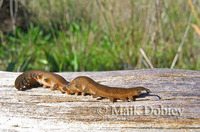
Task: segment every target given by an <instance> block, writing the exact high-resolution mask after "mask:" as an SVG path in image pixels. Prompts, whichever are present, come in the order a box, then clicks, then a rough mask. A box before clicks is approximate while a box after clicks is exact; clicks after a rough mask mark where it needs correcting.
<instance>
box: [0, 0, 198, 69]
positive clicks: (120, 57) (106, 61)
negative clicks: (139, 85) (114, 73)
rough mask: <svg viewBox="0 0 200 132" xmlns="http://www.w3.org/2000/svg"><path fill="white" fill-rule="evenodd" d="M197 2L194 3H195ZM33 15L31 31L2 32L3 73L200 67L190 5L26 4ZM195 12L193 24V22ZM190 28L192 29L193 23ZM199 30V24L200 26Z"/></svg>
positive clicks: (69, 0)
mask: <svg viewBox="0 0 200 132" xmlns="http://www.w3.org/2000/svg"><path fill="white" fill-rule="evenodd" d="M192 2H193V1H192ZM22 3H23V5H25V7H26V8H27V9H28V10H29V12H30V13H31V14H32V15H30V23H29V25H30V26H29V27H28V28H27V30H22V29H20V28H16V29H15V31H14V32H13V33H7V34H4V35H2V34H1V43H0V70H8V71H25V70H29V69H43V70H47V71H98V70H121V69H140V68H149V65H148V63H147V62H146V60H145V59H144V58H143V56H142V54H141V52H140V48H141V49H143V50H144V52H145V53H146V55H147V57H148V58H149V60H150V61H151V63H152V65H153V66H154V67H155V68H170V67H171V64H172V62H173V60H174V57H175V55H176V53H177V50H178V47H179V46H180V44H181V42H182V41H183V39H185V41H184V45H183V47H182V48H181V51H180V53H179V57H178V60H177V62H176V64H175V67H174V68H184V69H194V70H195V69H196V70H199V69H200V59H199V58H200V54H199V51H200V37H199V36H198V34H197V33H196V32H195V30H194V29H193V28H190V29H189V30H188V32H187V35H186V38H184V34H185V31H186V28H187V26H188V23H193V24H195V25H198V20H197V19H199V18H198V17H197V16H200V8H198V7H200V2H199V1H197V2H196V4H194V9H195V12H196V13H197V16H196V15H195V17H194V16H193V13H192V9H191V7H190V5H189V3H188V1H182V0H177V1H173V0H168V1H162V0H161V1H159V0H157V1H156V0H154V1H148V0H141V1H135V0H125V1H124V0H117V1H116V0H96V1H94V0H37V1H29V0H23V1H22ZM191 14H192V17H191V21H190V20H189V18H190V15H191ZM189 26H190V25H189ZM198 27H200V25H198Z"/></svg>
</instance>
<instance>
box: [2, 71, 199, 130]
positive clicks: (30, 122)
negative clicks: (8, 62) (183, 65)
mask: <svg viewBox="0 0 200 132" xmlns="http://www.w3.org/2000/svg"><path fill="white" fill-rule="evenodd" d="M19 74H20V73H14V72H5V71H0V96H1V98H0V106H1V111H0V130H8V131H20V130H27V131H29V130H44V131H48V130H68V131H70V130H71V131H74V130H75V131H78V130H87V131H96V130H99V131H105V130H107V131H116V130H130V131H133V130H135V131H144V130H149V129H151V130H154V131H155V130H157V131H159V130H160V129H162V130H173V129H176V130H177V131H182V130H189V129H193V130H197V129H200V71H192V70H171V69H153V70H152V69H151V70H150V69H147V70H123V71H105V72H63V73H58V74H59V75H61V76H63V77H64V78H65V79H66V80H68V81H71V80H73V79H74V78H75V77H77V76H83V75H84V76H88V77H91V78H92V79H94V80H95V81H97V82H99V83H101V84H104V85H108V86H117V87H125V88H128V87H135V86H143V87H146V88H149V89H150V90H151V91H152V93H150V94H149V95H148V94H146V93H145V92H143V93H142V94H141V95H140V96H139V97H138V98H136V101H135V102H122V101H121V100H118V101H117V102H115V103H111V102H110V101H109V100H108V99H96V98H92V96H90V95H87V96H76V95H67V94H62V93H60V92H59V91H51V90H50V89H46V88H42V87H39V88H32V89H29V90H26V91H18V90H17V89H16V88H14V81H15V79H16V77H17V76H18V75H19Z"/></svg>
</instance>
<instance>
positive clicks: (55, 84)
mask: <svg viewBox="0 0 200 132" xmlns="http://www.w3.org/2000/svg"><path fill="white" fill-rule="evenodd" d="M68 83H69V82H68V81H66V80H65V79H64V78H63V77H62V76H60V75H58V74H55V73H51V72H46V71H42V70H30V71H26V72H24V73H22V74H21V75H19V76H18V77H17V78H16V80H15V87H16V88H17V89H18V90H23V89H25V88H32V87H37V86H40V85H43V87H44V88H50V89H51V90H56V89H58V90H60V91H61V92H62V93H64V92H67V91H62V89H63V87H66V86H67V84H68Z"/></svg>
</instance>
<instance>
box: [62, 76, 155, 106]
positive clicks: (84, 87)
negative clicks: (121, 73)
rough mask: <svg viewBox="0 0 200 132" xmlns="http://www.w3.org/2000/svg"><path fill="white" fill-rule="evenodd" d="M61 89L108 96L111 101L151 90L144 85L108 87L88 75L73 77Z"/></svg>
mask: <svg viewBox="0 0 200 132" xmlns="http://www.w3.org/2000/svg"><path fill="white" fill-rule="evenodd" d="M63 91H68V92H69V93H71V94H73V93H75V94H76V95H78V94H79V93H81V94H82V95H85V94H86V93H89V94H91V95H93V97H94V98H96V97H105V98H108V99H109V100H110V101H111V102H114V101H115V99H121V100H123V101H128V99H129V100H131V101H133V100H134V97H135V96H138V95H140V94H141V91H146V92H147V93H150V92H151V91H150V90H149V89H147V88H144V87H134V88H118V87H108V86H105V85H101V84H99V83H97V82H95V81H94V80H92V79H91V78H89V77H86V76H79V77H77V78H75V79H74V80H73V81H72V82H70V83H69V84H68V86H67V87H64V88H63Z"/></svg>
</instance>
